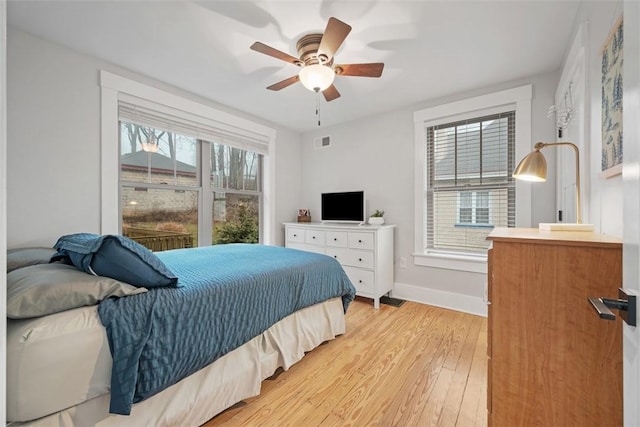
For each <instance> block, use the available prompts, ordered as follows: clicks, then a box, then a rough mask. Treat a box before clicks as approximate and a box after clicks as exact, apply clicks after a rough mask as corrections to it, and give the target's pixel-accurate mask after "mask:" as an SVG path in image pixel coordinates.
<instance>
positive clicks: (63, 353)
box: [7, 298, 345, 427]
mask: <svg viewBox="0 0 640 427" xmlns="http://www.w3.org/2000/svg"><path fill="white" fill-rule="evenodd" d="M344 330H345V323H344V310H343V306H342V300H341V299H340V298H334V299H331V300H329V301H325V302H323V303H320V304H316V305H314V306H311V307H307V308H305V309H302V310H300V311H298V312H296V313H293V314H292V315H290V316H288V317H286V318H285V319H283V320H281V321H279V322H278V323H276V324H274V325H273V326H272V327H271V328H269V329H268V330H267V331H265V332H264V333H262V334H261V335H259V336H257V337H255V338H254V339H252V340H251V341H249V342H247V343H246V344H244V345H242V346H241V347H239V348H237V349H236V350H234V351H232V352H230V353H228V354H226V355H225V356H223V357H221V358H220V359H218V360H216V361H215V362H214V363H212V364H211V365H209V366H207V367H205V368H204V369H201V370H200V371H198V372H196V373H195V374H193V375H191V376H189V377H187V378H185V379H183V380H181V381H180V382H178V383H177V384H174V385H173V386H171V387H169V388H167V389H165V390H164V391H162V392H160V393H158V394H156V395H154V396H152V397H151V398H149V399H147V400H145V401H142V402H139V403H137V404H135V405H134V406H133V409H132V412H131V415H129V416H122V415H113V414H109V413H108V412H109V394H108V390H109V384H110V369H111V356H110V353H109V348H108V344H107V338H106V334H105V332H104V328H103V327H102V325H101V323H100V320H99V318H98V316H97V312H96V307H86V308H80V309H76V310H70V311H67V312H63V313H58V314H55V315H51V316H46V317H43V318H37V319H28V320H21V321H13V320H12V321H9V324H8V331H7V332H8V339H7V420H9V421H13V422H10V423H9V424H10V425H12V426H19V425H20V426H22V425H25V426H26V425H29V426H74V425H75V426H77V425H99V426H104V427H106V426H118V425H154V426H170V425H177V424H179V425H199V424H202V423H204V422H205V421H206V420H208V419H210V418H211V417H213V416H214V415H216V414H217V413H219V412H221V411H223V410H224V409H226V408H227V407H229V406H231V405H233V404H234V403H236V402H238V401H240V400H242V399H246V398H248V397H251V396H255V395H257V394H259V392H260V383H261V382H262V380H264V379H265V378H267V377H269V376H270V375H272V374H273V372H274V371H275V370H276V369H277V368H278V367H282V368H284V369H288V368H289V367H290V366H291V365H293V364H294V363H296V362H297V361H299V360H300V359H302V357H303V356H304V353H305V352H307V351H310V350H312V349H313V348H315V347H316V346H318V345H319V344H321V343H322V342H324V341H327V340H330V339H333V338H335V337H336V336H337V335H340V334H343V333H344ZM38 417H43V418H39V419H36V420H34V421H31V422H29V421H28V420H33V419H34V418H38ZM17 421H27V422H25V423H22V422H17Z"/></svg>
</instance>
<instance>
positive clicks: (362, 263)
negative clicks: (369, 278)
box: [326, 248, 374, 268]
mask: <svg viewBox="0 0 640 427" xmlns="http://www.w3.org/2000/svg"><path fill="white" fill-rule="evenodd" d="M326 254H327V255H329V256H332V257H334V258H335V259H337V260H338V262H340V264H342V265H350V266H352V267H361V268H373V267H374V262H373V252H368V251H358V250H355V249H342V248H327V252H326Z"/></svg>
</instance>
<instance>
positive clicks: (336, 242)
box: [326, 231, 348, 248]
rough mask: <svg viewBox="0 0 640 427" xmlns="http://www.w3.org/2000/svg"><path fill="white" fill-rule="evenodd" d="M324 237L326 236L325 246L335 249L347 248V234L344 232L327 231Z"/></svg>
mask: <svg viewBox="0 0 640 427" xmlns="http://www.w3.org/2000/svg"><path fill="white" fill-rule="evenodd" d="M326 236H327V246H331V247H335V248H346V247H347V241H348V240H347V236H348V233H346V232H344V231H327V235H326Z"/></svg>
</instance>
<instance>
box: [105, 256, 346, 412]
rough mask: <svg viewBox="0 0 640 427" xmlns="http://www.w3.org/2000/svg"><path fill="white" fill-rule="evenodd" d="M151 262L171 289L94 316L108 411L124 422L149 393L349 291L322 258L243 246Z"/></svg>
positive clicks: (108, 305)
mask: <svg viewBox="0 0 640 427" xmlns="http://www.w3.org/2000/svg"><path fill="white" fill-rule="evenodd" d="M156 255H158V257H159V258H160V259H161V260H162V261H163V262H164V263H165V264H166V265H167V267H169V269H170V270H171V271H172V272H173V273H174V274H175V275H176V276H178V280H179V282H178V284H179V285H180V286H181V287H178V288H154V289H150V290H149V292H146V293H144V294H140V295H134V296H130V297H126V298H110V299H107V300H105V301H103V302H102V303H101V304H100V307H99V309H98V312H99V314H100V319H101V320H102V323H103V325H104V326H105V328H106V331H107V337H108V340H109V346H110V349H111V355H112V357H113V366H112V372H111V403H110V408H109V410H110V412H111V413H116V414H123V415H128V414H129V413H130V412H131V406H132V404H133V403H135V402H139V401H142V400H144V399H146V398H147V397H149V396H152V395H153V394H156V393H158V392H160V391H162V390H164V389H165V388H167V387H169V386H170V385H172V384H175V383H176V382H178V381H180V380H181V379H182V378H184V377H186V376H188V375H191V374H192V373H194V372H196V371H198V370H199V369H201V368H203V367H204V366H206V365H208V364H210V363H212V362H213V361H215V360H216V359H218V358H219V357H221V356H223V355H224V354H226V353H228V352H230V351H232V350H234V349H235V348H237V347H239V346H241V345H242V344H244V343H245V342H247V341H249V340H251V339H252V338H254V337H256V336H258V335H260V334H261V333H262V332H264V331H265V330H267V329H268V328H269V327H270V326H271V325H273V324H274V323H276V322H278V321H279V320H281V319H283V318H285V317H286V316H288V315H290V314H291V313H293V312H295V311H297V310H300V309H301V308H304V307H307V306H310V305H313V304H316V303H319V302H322V301H325V300H327V299H330V298H334V297H342V302H343V306H344V310H345V312H346V310H347V307H348V306H349V303H350V302H351V301H352V300H353V298H354V296H355V288H354V287H353V285H352V284H351V282H350V281H349V279H348V278H347V276H346V274H345V273H344V271H343V270H342V268H341V267H340V265H339V264H338V262H337V261H335V260H334V259H333V258H330V257H328V256H325V255H318V254H314V253H310V252H302V251H297V250H294V249H287V248H282V247H277V246H263V245H250V244H230V245H217V246H209V247H202V248H193V249H177V250H172V251H166V252H159V253H157V254H156Z"/></svg>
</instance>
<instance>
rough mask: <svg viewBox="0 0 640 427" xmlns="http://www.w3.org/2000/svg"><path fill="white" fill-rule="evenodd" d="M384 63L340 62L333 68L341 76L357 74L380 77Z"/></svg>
mask: <svg viewBox="0 0 640 427" xmlns="http://www.w3.org/2000/svg"><path fill="white" fill-rule="evenodd" d="M383 68H384V63H382V62H374V63H371V64H339V65H334V67H333V69H334V70H335V71H336V74H337V75H339V76H356V77H380V76H381V75H382V69H383Z"/></svg>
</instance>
